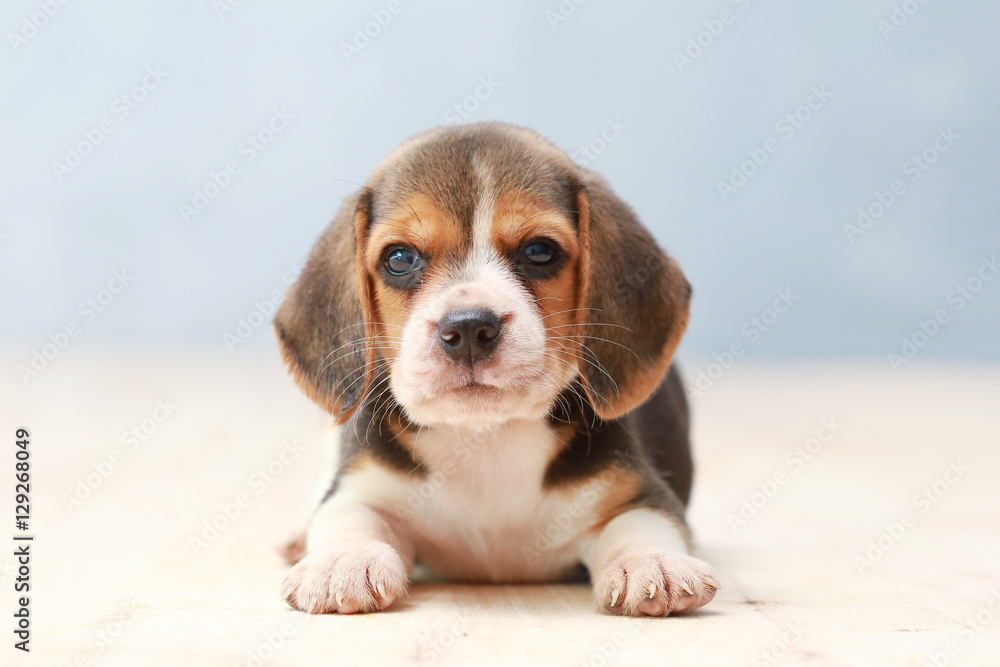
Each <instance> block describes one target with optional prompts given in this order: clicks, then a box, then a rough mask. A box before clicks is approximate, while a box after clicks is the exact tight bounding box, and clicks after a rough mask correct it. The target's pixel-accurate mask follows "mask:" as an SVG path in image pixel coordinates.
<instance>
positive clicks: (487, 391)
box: [445, 380, 507, 398]
mask: <svg viewBox="0 0 1000 667" xmlns="http://www.w3.org/2000/svg"><path fill="white" fill-rule="evenodd" d="M445 391H448V392H450V393H453V394H458V395H460V396H476V397H480V398H493V397H499V396H502V395H503V394H505V393H506V391H507V390H506V389H505V388H503V387H497V386H496V385H492V384H483V383H482V382H479V381H477V380H470V381H469V382H467V383H465V384H461V385H458V386H455V387H450V388H449V389H446V390H445Z"/></svg>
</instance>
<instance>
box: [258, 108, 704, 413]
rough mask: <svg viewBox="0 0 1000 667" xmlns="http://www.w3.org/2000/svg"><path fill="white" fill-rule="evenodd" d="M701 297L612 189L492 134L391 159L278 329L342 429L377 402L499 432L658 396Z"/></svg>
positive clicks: (522, 141)
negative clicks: (572, 405)
mask: <svg viewBox="0 0 1000 667" xmlns="http://www.w3.org/2000/svg"><path fill="white" fill-rule="evenodd" d="M689 295H690V289H689V287H688V284H687V281H686V280H685V279H684V277H683V275H682V274H681V272H680V270H679V269H678V267H677V265H676V264H675V263H674V262H673V260H671V259H670V258H668V257H667V256H666V255H665V254H664V253H663V252H662V251H661V250H660V249H659V248H658V247H657V245H656V242H655V241H654V240H653V238H652V237H651V236H650V234H649V233H648V232H647V231H646V230H645V229H644V228H643V227H642V226H641V225H640V224H639V222H638V221H637V220H636V218H635V216H634V214H633V213H632V211H631V210H630V209H629V208H628V207H627V206H626V205H625V204H624V203H622V202H621V201H620V200H619V199H618V198H617V197H616V196H615V195H614V194H612V193H611V191H610V190H609V188H608V187H607V186H606V185H605V183H604V182H603V181H602V180H601V179H600V178H599V177H597V176H596V175H594V174H592V173H590V172H587V171H585V170H583V169H580V168H579V167H577V166H576V165H575V164H574V163H573V162H572V161H571V160H570V159H569V158H568V157H567V156H566V154H565V153H563V152H562V151H560V150H558V149H557V148H555V147H554V146H553V145H552V144H550V143H549V142H547V141H545V140H544V139H542V138H541V137H539V136H538V135H537V134H535V133H533V132H530V131H528V130H524V129H520V128H515V127H511V126H506V125H501V124H496V123H489V124H480V125H467V126H459V127H452V128H446V129H438V130H433V131H431V132H428V133H425V134H423V135H420V136H418V137H416V138H414V139H411V140H410V141H408V142H406V143H404V144H403V145H402V146H400V147H399V148H398V149H396V150H395V151H394V152H393V153H392V154H390V155H389V157H388V158H387V159H386V160H385V161H384V162H383V163H382V165H381V166H380V167H379V168H378V169H377V170H376V171H375V173H374V174H373V175H372V177H371V179H370V180H369V182H368V184H367V185H366V186H365V187H364V188H363V189H362V190H361V191H360V192H359V193H357V194H355V195H354V196H352V197H350V198H349V199H348V200H347V201H346V202H345V203H344V205H343V207H342V208H341V210H340V213H339V214H338V216H337V218H336V220H334V222H333V224H331V226H330V227H329V228H328V229H327V231H326V232H325V233H324V235H323V237H322V238H321V239H320V240H319V242H318V243H317V245H316V247H315V249H314V250H313V253H312V256H311V257H310V259H309V261H308V263H307V265H306V267H305V269H304V271H303V273H302V275H301V276H300V278H299V281H298V282H297V283H296V284H295V285H294V286H293V287H292V289H291V291H290V292H289V295H288V297H287V298H286V300H285V302H284V304H283V305H282V307H281V309H280V311H279V312H278V315H277V317H276V318H275V327H276V329H277V333H278V337H279V340H280V342H281V346H282V351H283V354H284V356H285V360H286V362H287V363H288V364H289V366H290V367H291V369H292V372H293V374H294V375H295V377H296V379H297V380H298V382H299V384H300V385H301V386H302V387H303V389H305V391H306V392H307V393H308V394H309V395H310V396H311V397H312V398H313V399H314V400H315V401H316V402H317V403H319V404H320V405H321V406H323V407H324V408H326V409H327V410H328V411H330V412H331V413H332V414H333V415H334V416H335V417H336V418H337V419H338V421H340V422H343V421H345V420H346V419H347V418H348V417H349V416H350V415H351V414H352V413H353V412H354V411H355V410H356V409H357V407H358V406H359V405H360V404H361V403H363V402H364V401H365V400H369V401H378V402H381V401H395V402H396V403H397V404H398V405H399V406H401V407H402V408H403V410H404V411H405V413H406V415H407V416H408V418H409V419H410V420H411V421H413V422H416V423H418V424H423V425H432V424H465V423H473V424H480V425H485V424H495V423H499V422H503V421H507V420H511V419H520V418H529V417H538V416H543V415H545V414H546V413H548V411H549V410H551V408H552V406H553V404H554V402H555V401H556V399H557V397H558V396H559V395H560V394H561V393H562V392H563V391H565V390H567V389H570V390H575V391H576V392H577V393H578V394H579V395H580V396H581V398H584V399H585V400H587V401H589V402H590V403H591V404H592V406H593V408H594V410H595V412H596V413H597V414H598V416H600V417H602V418H604V419H612V418H615V417H617V416H619V415H621V414H623V413H625V412H627V411H629V410H631V409H632V408H634V407H636V406H637V405H639V404H640V403H642V402H643V401H644V400H645V399H646V398H648V396H649V395H650V394H651V393H652V392H653V391H654V390H655V389H656V387H657V385H658V384H659V382H660V380H661V379H662V377H663V375H664V373H665V372H666V369H667V366H668V364H669V362H670V358H671V356H672V355H673V352H674V349H675V348H676V346H677V344H678V342H679V341H680V337H681V334H682V333H683V331H684V328H685V326H686V324H687V317H688V301H689Z"/></svg>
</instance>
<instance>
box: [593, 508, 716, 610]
mask: <svg viewBox="0 0 1000 667" xmlns="http://www.w3.org/2000/svg"><path fill="white" fill-rule="evenodd" d="M677 521H678V520H676V519H673V518H671V517H670V516H669V515H667V514H666V513H665V512H661V511H658V510H653V509H645V508H642V509H632V510H627V511H625V512H623V513H621V514H619V515H618V516H616V517H615V518H614V519H612V520H611V521H609V522H608V523H607V525H606V526H605V527H604V529H603V530H602V531H601V532H600V534H599V535H598V536H597V540H596V543H594V548H593V551H592V552H591V553H590V554H587V555H585V557H584V564H585V565H586V566H587V569H589V570H590V576H591V580H592V581H593V583H594V601H595V602H596V603H597V605H598V607H600V608H601V609H607V610H608V611H611V612H612V613H615V614H622V615H628V616H643V615H647V616H666V615H668V614H676V613H680V612H683V611H689V610H692V609H697V608H698V607H701V606H703V605H706V604H708V603H709V602H710V601H711V600H712V598H713V597H715V591H716V590H717V589H718V588H719V584H718V583H717V581H716V579H715V575H714V574H713V573H712V569H711V567H709V565H708V564H707V563H705V562H704V561H701V560H698V559H697V558H692V557H691V556H689V555H688V552H687V545H686V543H685V540H684V533H683V531H684V528H683V526H682V525H680V524H679V523H678V522H677Z"/></svg>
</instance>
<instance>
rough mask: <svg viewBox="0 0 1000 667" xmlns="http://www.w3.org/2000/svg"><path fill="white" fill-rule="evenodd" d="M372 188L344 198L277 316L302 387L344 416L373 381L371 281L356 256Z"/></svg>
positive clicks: (284, 345) (282, 340)
mask: <svg viewBox="0 0 1000 667" xmlns="http://www.w3.org/2000/svg"><path fill="white" fill-rule="evenodd" d="M370 210H371V195H370V193H369V192H368V191H362V192H360V193H358V194H356V195H353V196H351V197H349V198H348V199H347V200H345V201H344V204H343V206H341V208H340V212H339V213H338V214H337V217H336V219H335V220H334V221H333V223H332V224H331V225H330V226H329V227H328V228H327V230H326V232H324V233H323V236H322V237H321V238H320V239H319V241H318V242H317V243H316V247H315V248H313V252H312V255H311V256H310V257H309V261H308V262H307V263H306V266H305V268H304V269H303V271H302V275H300V276H299V279H298V281H297V282H296V283H295V285H293V286H292V288H291V290H289V292H288V295H287V296H286V297H285V301H284V303H282V304H281V308H280V309H279V310H278V314H277V315H276V316H275V318H274V328H275V330H276V332H277V334H278V341H279V342H280V344H281V353H282V355H283V356H284V358H285V363H287V364H288V367H289V369H290V370H291V371H292V375H293V376H294V377H295V380H296V382H298V384H299V386H300V387H302V389H303V390H304V391H305V392H306V394H308V396H309V397H310V398H311V399H313V400H314V401H316V403H318V404H319V405H320V407H322V408H324V409H325V410H327V411H328V412H330V413H331V414H332V415H333V416H334V418H335V419H336V421H337V423H343V422H345V421H347V419H348V418H349V417H350V416H351V414H352V413H353V412H354V410H355V409H356V408H357V406H358V404H359V403H360V402H361V399H362V398H363V397H364V396H365V394H366V393H367V391H368V389H369V388H370V386H371V381H372V369H373V367H374V356H375V347H374V346H373V345H372V344H371V343H370V336H371V335H372V330H371V322H372V321H373V320H372V317H373V308H372V287H371V282H370V281H369V279H368V275H367V272H366V271H365V269H364V265H363V264H362V262H361V254H362V250H363V248H364V242H365V239H366V237H367V234H368V219H369V214H370Z"/></svg>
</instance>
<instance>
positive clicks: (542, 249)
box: [521, 241, 556, 266]
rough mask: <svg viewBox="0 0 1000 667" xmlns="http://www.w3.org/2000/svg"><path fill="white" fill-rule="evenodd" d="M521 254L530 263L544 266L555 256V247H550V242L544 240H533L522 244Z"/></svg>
mask: <svg viewBox="0 0 1000 667" xmlns="http://www.w3.org/2000/svg"><path fill="white" fill-rule="evenodd" d="M521 254H522V255H524V258H525V259H526V260H527V261H528V262H530V263H531V264H534V265H536V266H544V265H546V264H551V263H552V260H554V259H555V258H556V249H555V248H553V247H552V244H551V243H548V242H546V241H534V242H533V243H529V244H528V245H526V246H524V250H522V251H521Z"/></svg>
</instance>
